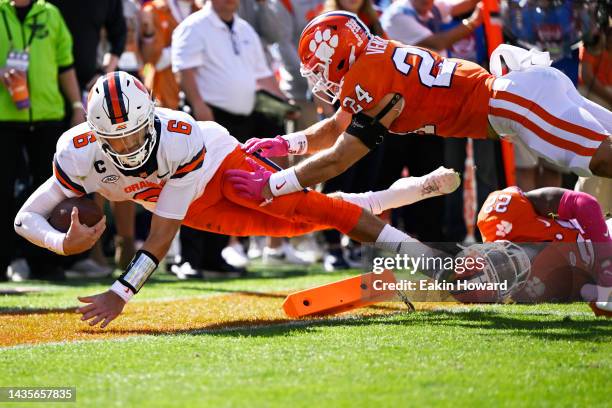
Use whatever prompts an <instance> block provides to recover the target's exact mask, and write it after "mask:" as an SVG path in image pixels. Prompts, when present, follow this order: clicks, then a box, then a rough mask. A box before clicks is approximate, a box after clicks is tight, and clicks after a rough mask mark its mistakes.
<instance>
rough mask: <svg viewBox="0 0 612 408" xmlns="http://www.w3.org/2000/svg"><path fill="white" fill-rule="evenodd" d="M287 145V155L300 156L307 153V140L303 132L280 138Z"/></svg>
mask: <svg viewBox="0 0 612 408" xmlns="http://www.w3.org/2000/svg"><path fill="white" fill-rule="evenodd" d="M282 138H283V139H285V140H286V141H287V142H288V143H289V150H288V152H289V154H294V155H300V154H306V152H307V151H308V138H307V137H306V135H305V134H304V132H294V133H289V134H287V135H284V136H282Z"/></svg>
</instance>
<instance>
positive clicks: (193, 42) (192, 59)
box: [172, 24, 206, 72]
mask: <svg viewBox="0 0 612 408" xmlns="http://www.w3.org/2000/svg"><path fill="white" fill-rule="evenodd" d="M205 61H206V45H205V43H204V39H202V38H199V35H198V33H197V29H196V28H195V27H193V26H192V25H186V24H180V25H179V26H178V27H176V28H175V29H174V32H173V33H172V71H173V72H178V71H182V70H185V69H189V68H195V67H199V66H201V65H203V64H204V62H205Z"/></svg>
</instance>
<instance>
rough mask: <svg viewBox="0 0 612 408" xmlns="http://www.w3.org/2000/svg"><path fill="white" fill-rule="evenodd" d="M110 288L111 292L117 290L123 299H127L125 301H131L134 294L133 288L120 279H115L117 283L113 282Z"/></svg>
mask: <svg viewBox="0 0 612 408" xmlns="http://www.w3.org/2000/svg"><path fill="white" fill-rule="evenodd" d="M110 290H111V292H115V293H116V294H117V296H119V297H120V298H121V299H123V300H125V303H127V302H129V301H130V299H131V298H132V297H133V296H134V292H132V289H130V288H128V287H127V286H125V285H124V284H123V283H121V282H119V281H115V283H113V285H112V286H111V287H110Z"/></svg>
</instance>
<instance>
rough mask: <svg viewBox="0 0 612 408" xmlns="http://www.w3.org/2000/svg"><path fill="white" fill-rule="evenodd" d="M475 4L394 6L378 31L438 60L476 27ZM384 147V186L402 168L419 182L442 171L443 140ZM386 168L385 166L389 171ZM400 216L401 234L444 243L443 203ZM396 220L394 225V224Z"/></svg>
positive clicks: (413, 1) (392, 140)
mask: <svg viewBox="0 0 612 408" xmlns="http://www.w3.org/2000/svg"><path fill="white" fill-rule="evenodd" d="M476 5H477V1H476V0H465V1H462V2H458V3H451V2H449V1H446V0H436V1H433V0H398V1H396V2H394V3H392V4H391V6H389V8H387V9H386V10H385V11H384V12H383V15H382V16H381V23H382V27H383V29H384V30H385V32H386V33H387V35H388V36H389V38H391V39H394V40H398V41H401V42H402V43H404V44H407V45H416V46H420V47H425V48H430V49H432V50H434V51H436V52H438V53H440V54H441V55H443V56H446V55H447V51H446V49H447V48H449V47H450V46H452V45H453V44H454V43H456V42H457V41H460V40H462V39H463V38H464V37H465V36H466V35H469V34H471V33H472V32H473V31H474V30H475V29H476V28H477V27H478V26H480V25H481V23H482V15H481V9H480V7H476ZM471 10H474V11H473V13H472V14H471V16H470V17H469V18H467V19H464V20H463V21H462V23H461V24H459V25H457V26H456V27H453V28H450V29H448V30H444V29H443V24H445V23H449V22H450V20H451V18H452V17H453V16H456V15H461V14H464V13H466V12H469V11H471ZM385 142H386V146H385V159H384V162H385V164H386V166H385V168H384V175H383V177H382V182H383V183H384V184H385V185H389V184H390V183H391V182H392V181H393V180H395V179H396V178H397V177H399V176H400V173H401V172H402V170H403V168H404V167H407V168H408V172H409V175H411V176H421V175H423V174H427V173H429V172H431V171H433V170H435V169H436V168H438V167H440V166H442V165H444V139H442V138H439V137H435V136H433V135H427V134H419V135H414V137H410V138H406V137H398V136H391V137H388V138H387V140H386V141H385ZM389 164H391V165H389ZM394 215H396V216H397V215H402V217H401V219H400V220H403V222H404V226H403V227H404V229H405V230H407V231H409V232H411V233H412V234H414V235H416V236H417V237H418V238H419V239H420V240H422V241H428V242H439V241H442V240H443V239H444V234H443V217H444V197H437V198H434V199H432V200H428V201H427V202H421V203H416V204H414V205H411V206H409V207H408V208H404V209H400V210H398V211H395V212H394ZM400 220H398V221H400Z"/></svg>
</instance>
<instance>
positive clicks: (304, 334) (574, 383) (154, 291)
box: [0, 267, 612, 407]
mask: <svg viewBox="0 0 612 408" xmlns="http://www.w3.org/2000/svg"><path fill="white" fill-rule="evenodd" d="M251 275H252V277H249V278H248V279H243V280H227V281H216V282H200V281H176V280H174V279H173V278H172V277H170V275H166V274H163V273H160V272H157V274H156V276H155V277H154V278H153V281H152V282H149V284H147V287H146V289H145V290H143V292H142V293H140V294H139V295H138V297H137V299H135V301H136V302H146V301H152V302H153V303H152V304H155V303H154V302H155V301H160V300H165V301H168V300H172V299H177V300H179V299H188V298H202V297H211V296H219V295H227V294H228V293H232V292H234V291H257V292H282V291H285V292H289V291H291V290H295V289H299V288H306V287H310V286H313V285H316V284H321V283H327V282H331V281H334V280H338V279H341V278H343V277H345V276H350V275H351V274H350V273H343V274H325V273H322V272H321V271H320V270H318V269H317V268H316V267H312V268H309V269H308V270H297V271H295V270H294V271H287V270H283V269H274V270H272V271H270V270H264V269H263V268H257V269H256V270H255V271H254V272H253V273H252V274H251ZM15 286H20V287H24V286H37V287H43V286H42V285H41V284H40V282H38V283H37V282H33V283H29V284H27V285H23V284H20V285H17V284H13V283H11V284H1V285H0V289H6V288H10V287H15ZM107 286H108V283H107V282H95V283H85V282H78V281H77V282H72V283H68V284H66V285H51V286H49V287H44V288H45V290H44V291H41V292H38V293H32V294H27V295H21V296H13V295H11V296H9V295H4V296H0V336H7V335H9V334H10V332H11V329H12V328H11V327H7V325H6V324H4V327H3V325H2V322H3V320H2V319H1V318H2V315H3V314H8V313H14V312H15V310H16V309H20V310H21V312H22V313H24V317H25V318H27V316H28V314H27V313H28V312H29V311H30V312H34V311H35V310H40V309H43V310H44V309H56V308H68V307H74V306H76V299H75V296H76V295H77V294H89V293H96V292H98V291H100V290H104V289H106V288H107ZM213 300H214V298H213ZM280 301H282V299H281V300H280ZM279 304H280V303H279ZM185 312H186V313H187V311H185ZM77 318H78V317H77V315H74V319H75V320H76V319H77ZM13 329H14V328H13ZM611 335H612V324H611V322H610V321H606V320H602V319H596V318H595V317H594V316H593V315H592V313H591V312H590V309H589V308H588V307H587V306H586V305H584V304H572V305H541V306H520V305H492V306H470V307H467V306H460V307H451V306H449V307H444V306H443V307H440V308H438V309H436V310H429V311H417V312H414V313H408V312H403V311H399V312H398V311H395V312H392V313H389V314H386V315H383V316H376V317H355V316H350V315H348V316H347V315H340V316H338V317H334V318H326V319H316V320H300V321H285V322H281V323H279V324H275V325H249V324H246V325H243V326H239V327H234V328H221V329H214V330H213V329H210V330H208V329H202V330H191V331H186V332H180V333H176V332H168V333H158V334H156V335H135V336H130V337H124V338H121V339H110V340H95V341H77V342H56V343H41V344H36V345H15V346H10V347H4V348H0V386H75V387H76V389H77V403H76V406H93V407H106V406H121V407H125V406H136V407H153V406H181V407H184V406H194V407H201V406H249V407H250V406H292V407H293V406H298V407H315V406H334V407H335V406H351V407H354V406H364V407H371V406H394V407H395V406H453V407H461V406H482V407H490V406H513V407H514V406H551V407H552V406H554V407H557V406H572V407H573V406H588V407H595V406H601V407H606V406H607V407H609V406H611V405H612V386H611V384H610V372H611V370H612V341H610V339H611ZM0 405H1V403H0ZM9 405H10V406H28V405H31V406H41V404H40V403H31V404H26V403H21V404H9ZM51 405H55V406H60V404H51ZM62 406H75V405H74V404H68V403H64V404H63V405H62Z"/></svg>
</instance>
